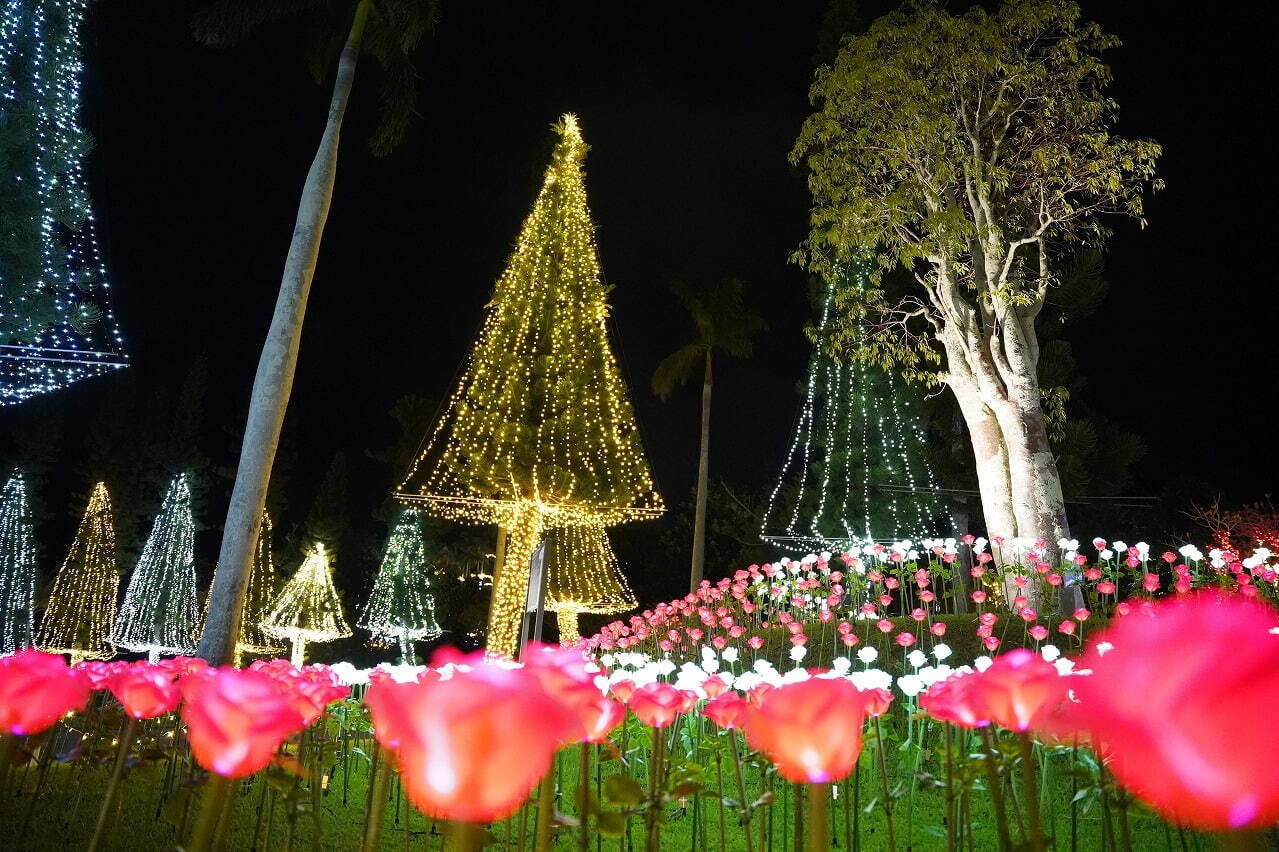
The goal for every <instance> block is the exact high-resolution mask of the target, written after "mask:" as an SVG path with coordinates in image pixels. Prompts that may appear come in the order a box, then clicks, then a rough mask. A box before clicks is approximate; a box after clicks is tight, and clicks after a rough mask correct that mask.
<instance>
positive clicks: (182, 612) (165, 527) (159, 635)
mask: <svg viewBox="0 0 1279 852" xmlns="http://www.w3.org/2000/svg"><path fill="white" fill-rule="evenodd" d="M194 533H195V521H194V520H193V519H192V517H191V491H190V488H189V486H188V485H187V477H186V474H180V475H178V476H176V477H174V479H173V482H172V483H171V484H170V485H169V490H168V492H167V493H166V494H165V495H164V503H163V505H162V506H161V507H160V514H159V515H158V516H156V519H155V524H154V525H152V527H151V534H150V535H149V536H147V541H146V544H145V545H143V547H142V558H140V559H139V560H138V566H137V567H136V568H134V569H133V576H132V577H130V578H129V587H128V589H126V590H125V593H124V603H122V604H121V605H120V614H119V615H118V616H116V620H115V629H114V630H113V631H112V634H111V643H112V644H113V645H116V646H118V647H120V648H124V649H125V650H128V651H144V652H146V654H147V655H148V657H150V659H152V660H157V659H159V657H160V655H161V654H194V653H195V646H196V643H197V642H198V641H199V637H200V604H199V600H198V599H197V598H196V591H195V553H194Z"/></svg>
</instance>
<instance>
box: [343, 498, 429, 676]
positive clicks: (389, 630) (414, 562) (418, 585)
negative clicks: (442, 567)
mask: <svg viewBox="0 0 1279 852" xmlns="http://www.w3.org/2000/svg"><path fill="white" fill-rule="evenodd" d="M430 591H431V582H430V574H429V572H428V571H427V564H426V545H425V543H424V542H423V541H422V519H421V516H420V515H419V514H418V513H417V512H415V511H413V510H411V509H405V510H404V511H402V512H401V513H400V516H399V518H398V520H397V521H396V523H395V527H394V529H392V530H391V537H390V538H389V539H388V540H387V543H386V554H385V555H384V556H383V557H382V565H381V567H380V568H379V569H378V573H377V579H376V580H374V581H373V592H372V594H370V595H369V600H368V603H367V604H365V607H364V612H363V614H362V615H361V616H360V621H359V626H360V627H363V628H364V629H365V630H368V631H369V632H370V633H372V634H373V641H374V642H377V643H391V642H395V643H397V644H398V645H399V646H400V654H401V656H402V657H403V660H404V662H405V663H407V664H409V665H414V664H415V663H416V654H415V653H414V651H413V643H414V642H419V641H422V640H426V639H434V638H435V637H436V636H439V635H440V633H441V630H440V626H439V624H437V623H436V621H435V601H434V599H433V598H432V597H431V594H430Z"/></svg>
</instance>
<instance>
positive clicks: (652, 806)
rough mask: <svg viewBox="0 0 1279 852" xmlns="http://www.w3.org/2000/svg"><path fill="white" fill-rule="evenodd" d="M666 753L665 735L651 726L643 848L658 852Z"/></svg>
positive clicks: (660, 839) (660, 842) (649, 851)
mask: <svg viewBox="0 0 1279 852" xmlns="http://www.w3.org/2000/svg"><path fill="white" fill-rule="evenodd" d="M665 753H666V737H665V736H664V735H663V733H662V729H661V728H653V765H652V770H651V773H650V775H649V779H648V787H649V791H648V792H649V802H648V810H647V811H646V812H645V813H644V848H645V849H647V850H648V852H658V850H660V849H661V848H662V823H661V816H662V770H663V767H662V762H663V759H664V757H665Z"/></svg>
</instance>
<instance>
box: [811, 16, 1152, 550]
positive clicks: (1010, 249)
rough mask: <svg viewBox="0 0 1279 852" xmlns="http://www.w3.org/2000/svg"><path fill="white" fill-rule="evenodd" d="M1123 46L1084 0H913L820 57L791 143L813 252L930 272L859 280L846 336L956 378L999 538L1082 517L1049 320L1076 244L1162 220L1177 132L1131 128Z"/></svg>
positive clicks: (842, 341)
mask: <svg viewBox="0 0 1279 852" xmlns="http://www.w3.org/2000/svg"><path fill="white" fill-rule="evenodd" d="M1118 44H1119V40H1118V39H1117V38H1115V37H1114V36H1112V35H1109V34H1107V33H1105V32H1103V31H1102V29H1101V28H1100V27H1099V26H1098V25H1097V24H1095V23H1092V22H1087V21H1084V20H1082V19H1081V14H1080V10H1079V7H1078V5H1077V4H1075V3H1073V2H1068V0H1005V2H1003V3H1001V4H1000V6H999V7H998V9H997V10H996V11H994V12H988V11H986V10H985V9H983V8H981V7H978V6H975V7H973V8H971V9H969V10H968V11H967V12H965V13H963V14H960V15H952V14H951V13H949V12H948V11H946V10H945V9H944V8H942V7H941V6H939V5H933V4H931V3H916V4H909V5H907V6H906V7H904V8H903V9H901V10H899V11H895V12H893V13H890V14H888V15H885V16H884V17H882V18H880V19H878V20H877V21H875V22H874V23H873V24H872V25H871V26H870V27H869V29H868V30H867V31H866V32H865V33H863V34H860V35H856V36H851V37H846V38H845V39H844V41H843V44H842V46H841V49H840V51H839V54H838V56H837V57H836V59H835V61H834V63H833V65H830V66H826V67H823V68H821V69H820V70H819V71H818V73H817V76H816V79H815V81H814V83H813V86H812V90H811V97H812V99H813V102H814V105H815V111H814V113H813V114H812V115H811V116H810V117H809V118H808V119H807V121H806V122H805V124H804V127H803V130H802V131H801V133H800V136H799V138H798V140H797V142H796V144H795V148H794V150H793V152H792V155H791V156H792V160H793V161H794V162H796V163H803V164H804V165H805V166H807V168H808V170H809V175H810V176H809V187H810V189H811V191H812V194H813V212H812V223H811V232H810V236H809V239H808V241H807V242H806V244H805V246H804V247H803V249H802V250H801V251H800V252H799V253H798V258H799V259H800V260H802V261H804V262H807V263H809V264H810V265H812V266H814V267H817V268H821V267H823V266H825V265H827V264H829V263H831V262H832V261H833V260H838V259H839V258H842V257H847V256H849V255H851V254H852V253H854V252H858V251H863V250H867V249H871V250H874V249H878V251H879V257H880V259H881V265H882V266H884V267H885V268H887V267H891V266H896V265H898V264H900V265H903V266H905V267H906V268H907V269H909V270H910V271H911V272H913V276H914V284H913V285H912V289H911V290H910V291H909V292H908V293H907V294H906V295H905V296H904V297H900V298H898V297H893V296H889V295H887V293H886V290H885V289H884V287H883V286H882V278H877V279H875V280H873V281H872V283H871V285H870V286H867V287H865V288H862V289H860V290H857V289H850V290H848V291H846V292H844V293H842V294H841V299H840V302H841V306H842V308H843V311H842V319H843V334H842V335H840V336H839V337H838V339H837V342H836V346H837V348H838V349H839V351H840V352H841V353H842V354H843V356H844V357H848V358H850V359H852V360H856V361H859V362H861V363H867V364H879V365H881V366H884V367H890V366H895V367H897V368H898V369H900V370H901V371H902V372H903V373H904V374H905V375H906V376H907V377H908V378H912V379H916V380H922V381H924V382H927V383H931V384H938V385H941V384H944V385H945V386H948V387H949V388H950V390H951V392H952V393H953V394H954V396H955V399H956V400H957V402H958V406H959V408H960V410H961V411H962V413H963V418H964V420H965V422H966V423H967V426H968V433H969V436H970V439H971V442H972V448H973V451H974V454H975V461H976V470H977V477H978V486H979V490H980V493H981V499H982V507H983V510H984V514H985V518H986V526H987V530H988V531H989V532H990V533H991V534H992V535H1002V536H1024V537H1029V538H1032V539H1033V538H1044V539H1046V540H1048V541H1049V542H1050V543H1051V542H1055V541H1057V539H1058V538H1059V537H1062V536H1064V535H1066V534H1067V533H1068V525H1067V520H1066V512H1065V506H1064V503H1063V500H1062V492H1061V483H1060V478H1059V476H1058V472H1057V468H1056V460H1055V458H1054V455H1053V451H1052V448H1051V447H1050V445H1049V437H1048V432H1047V429H1046V426H1045V418H1044V408H1043V405H1042V403H1041V390H1040V385H1039V382H1038V380H1037V376H1036V372H1037V363H1038V361H1039V340H1038V338H1037V335H1036V330H1035V320H1036V317H1037V316H1038V315H1039V314H1040V312H1041V310H1042V309H1043V307H1044V304H1045V302H1046V300H1047V299H1048V298H1049V294H1050V292H1052V291H1053V290H1054V282H1055V278H1056V274H1055V271H1054V270H1055V269H1056V268H1057V267H1056V266H1055V264H1056V263H1057V261H1058V258H1060V257H1062V256H1063V255H1065V254H1067V253H1069V252H1071V251H1073V250H1074V248H1076V247H1078V246H1079V245H1091V246H1094V247H1099V246H1101V245H1102V244H1104V242H1105V241H1106V238H1107V237H1108V236H1109V229H1108V226H1107V219H1108V218H1114V217H1120V218H1123V217H1127V218H1130V219H1135V220H1137V221H1139V222H1141V223H1143V224H1144V212H1143V198H1144V194H1145V192H1146V191H1147V190H1150V189H1157V188H1158V186H1159V183H1160V182H1159V181H1158V179H1157V178H1156V176H1155V162H1156V160H1157V159H1158V157H1159V155H1160V147H1159V145H1158V144H1156V143H1155V142H1152V141H1149V140H1141V139H1128V138H1124V137H1121V136H1119V135H1117V134H1116V133H1115V132H1114V124H1115V120H1116V114H1117V104H1116V102H1115V101H1114V99H1113V98H1112V97H1111V96H1110V95H1109V94H1108V87H1109V84H1110V82H1111V73H1110V69H1109V68H1108V67H1107V65H1106V64H1105V63H1104V62H1103V61H1102V59H1101V54H1102V53H1103V52H1104V51H1106V50H1109V49H1111V48H1114V47H1116V46H1118ZM882 271H883V270H882V269H881V273H882Z"/></svg>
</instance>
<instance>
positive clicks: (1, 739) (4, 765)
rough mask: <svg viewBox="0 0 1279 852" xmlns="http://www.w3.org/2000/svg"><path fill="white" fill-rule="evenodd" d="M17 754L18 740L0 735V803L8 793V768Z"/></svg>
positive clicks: (11, 735)
mask: <svg viewBox="0 0 1279 852" xmlns="http://www.w3.org/2000/svg"><path fill="white" fill-rule="evenodd" d="M17 753H18V738H17V737H16V736H14V735H13V734H0V802H3V801H4V800H5V798H6V794H7V793H8V792H9V767H10V766H12V765H13V756H14V755H15V754H17Z"/></svg>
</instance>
